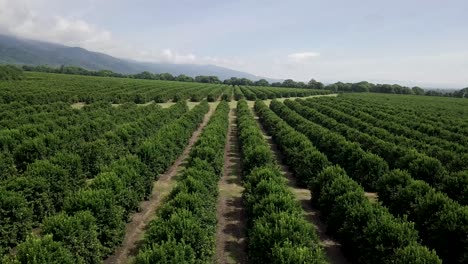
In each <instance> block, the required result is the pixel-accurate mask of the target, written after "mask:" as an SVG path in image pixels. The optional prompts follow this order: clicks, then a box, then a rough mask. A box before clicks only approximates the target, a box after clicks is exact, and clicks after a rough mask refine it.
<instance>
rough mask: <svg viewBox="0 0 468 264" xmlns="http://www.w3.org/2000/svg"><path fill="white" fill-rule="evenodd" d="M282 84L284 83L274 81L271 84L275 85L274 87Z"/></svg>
mask: <svg viewBox="0 0 468 264" xmlns="http://www.w3.org/2000/svg"><path fill="white" fill-rule="evenodd" d="M281 85H282V84H281V83H280V82H274V83H272V84H271V86H273V87H281Z"/></svg>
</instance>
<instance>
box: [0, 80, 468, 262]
mask: <svg viewBox="0 0 468 264" xmlns="http://www.w3.org/2000/svg"><path fill="white" fill-rule="evenodd" d="M303 90H304V91H303ZM223 99H225V100H223ZM235 99H237V100H235ZM245 99H250V100H247V101H246V100H245ZM255 99H261V100H256V101H255ZM0 109H1V111H0V204H1V210H0V253H1V254H2V255H3V259H2V261H3V262H5V263H31V262H32V260H33V259H35V260H39V261H38V262H35V263H102V262H105V263H171V262H172V263H175V262H176V263H442V262H441V261H443V262H444V263H466V262H467V261H468V258H467V256H468V209H467V205H468V119H467V118H466V117H467V116H468V101H467V100H466V99H457V98H441V97H428V96H427V97H426V96H410V95H383V94H368V93H360V94H347V93H345V94H340V95H336V94H330V93H329V92H324V91H321V90H312V89H295V88H273V87H244V86H235V87H233V86H226V85H210V84H201V83H183V82H164V81H145V80H133V79H116V78H103V77H99V78H98V77H86V76H68V75H54V74H37V73H28V74H27V79H26V80H20V81H4V82H0ZM15 261H17V262H15Z"/></svg>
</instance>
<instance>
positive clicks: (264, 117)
mask: <svg viewBox="0 0 468 264" xmlns="http://www.w3.org/2000/svg"><path fill="white" fill-rule="evenodd" d="M255 111H256V112H257V114H258V116H259V117H260V120H261V121H262V124H263V126H264V127H265V129H266V130H268V132H269V133H270V135H271V136H272V137H273V140H274V141H275V142H276V143H277V145H278V148H279V150H280V151H281V153H282V154H283V155H284V162H285V163H287V165H288V166H289V167H290V169H291V170H293V172H294V174H295V176H296V178H297V181H298V183H299V184H300V185H302V186H303V187H307V186H308V184H309V182H310V181H311V180H312V179H314V178H315V177H317V175H318V174H319V173H320V172H321V171H322V170H323V169H324V168H326V167H328V166H329V165H331V163H330V162H329V161H328V159H327V156H325V155H324V154H323V153H321V152H320V151H318V150H317V149H316V148H315V147H314V146H313V145H312V143H311V142H310V140H309V139H308V138H307V137H306V136H304V134H301V133H299V132H297V131H295V130H294V129H293V128H292V127H291V126H289V125H288V124H287V123H286V122H285V121H283V120H282V119H281V118H280V117H278V116H277V115H276V114H274V113H273V112H272V111H271V110H270V109H269V108H268V106H267V105H266V104H265V103H264V102H263V101H256V102H255Z"/></svg>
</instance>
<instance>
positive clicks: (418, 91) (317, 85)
mask: <svg viewBox="0 0 468 264" xmlns="http://www.w3.org/2000/svg"><path fill="white" fill-rule="evenodd" d="M8 68H9V70H10V71H15V68H16V69H18V70H21V69H22V70H24V71H34V72H47V73H62V74H75V75H86V76H100V77H115V78H133V79H144V80H164V81H178V82H198V83H214V84H226V85H232V86H265V87H267V86H271V87H287V88H302V89H319V90H329V91H333V92H356V93H366V92H371V93H388V94H412V95H427V96H446V97H463V98H465V97H468V91H467V90H468V88H465V89H462V90H460V91H456V92H445V91H444V90H424V89H423V88H421V87H417V86H415V87H407V86H402V85H399V84H374V83H370V82H367V81H362V82H357V83H343V82H336V83H333V84H328V85H324V84H323V83H321V82H318V81H316V80H315V79H311V80H310V81H309V82H307V83H305V82H301V81H294V80H292V79H286V80H284V81H283V82H272V83H270V82H268V81H267V80H266V79H260V80H257V81H252V80H249V79H247V78H237V77H231V78H230V79H226V80H224V81H221V80H220V79H219V77H217V76H205V75H199V76H196V77H195V78H193V77H191V76H188V75H185V74H180V75H178V76H174V75H172V74H170V73H151V72H148V71H144V72H141V73H137V74H122V73H117V72H113V71H110V70H99V71H92V70H87V69H84V68H81V67H77V66H65V65H62V66H61V67H59V68H53V67H50V66H47V65H39V66H30V65H23V66H22V67H21V68H18V67H16V66H8ZM19 79H21V78H19ZM0 80H17V79H15V78H11V77H10V78H7V79H3V74H2V69H1V68H0Z"/></svg>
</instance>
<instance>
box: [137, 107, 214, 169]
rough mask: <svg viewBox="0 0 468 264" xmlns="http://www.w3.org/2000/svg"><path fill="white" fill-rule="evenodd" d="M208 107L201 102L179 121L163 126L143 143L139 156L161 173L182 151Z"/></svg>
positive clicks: (151, 167)
mask: <svg viewBox="0 0 468 264" xmlns="http://www.w3.org/2000/svg"><path fill="white" fill-rule="evenodd" d="M208 109H209V106H208V103H207V102H206V101H203V102H201V103H200V104H199V105H197V106H196V107H195V108H194V109H193V110H192V111H190V112H188V113H187V114H186V115H184V116H183V117H182V118H181V119H179V120H177V122H172V123H170V124H169V125H168V126H165V127H163V128H162V129H161V130H160V131H159V132H158V133H157V134H156V135H154V136H152V137H150V138H149V139H147V140H145V141H144V142H142V143H141V146H140V147H139V149H138V151H137V152H138V156H139V157H140V159H141V160H142V161H143V162H144V163H145V164H146V165H148V167H149V168H150V170H151V171H152V172H154V173H155V175H158V174H161V173H162V172H163V171H164V170H165V169H166V168H168V167H169V166H170V165H171V164H172V162H173V161H174V160H176V159H177V157H178V156H179V155H180V153H182V151H183V149H184V147H185V146H186V145H187V142H188V140H189V139H190V136H191V135H192V133H193V131H195V129H196V128H197V127H198V125H199V124H200V123H201V121H202V120H203V118H204V115H205V113H206V112H208ZM162 153H164V155H161V154H162Z"/></svg>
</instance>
